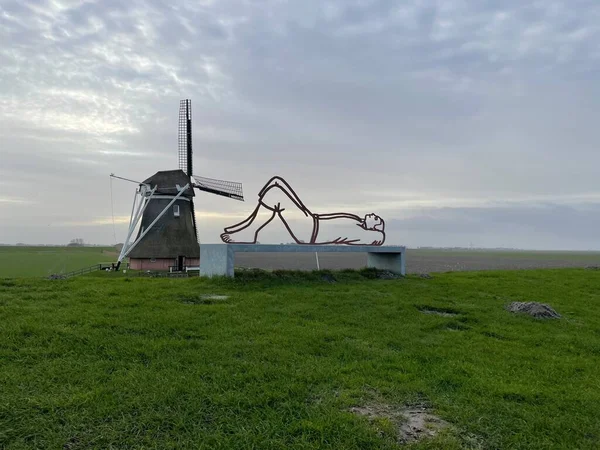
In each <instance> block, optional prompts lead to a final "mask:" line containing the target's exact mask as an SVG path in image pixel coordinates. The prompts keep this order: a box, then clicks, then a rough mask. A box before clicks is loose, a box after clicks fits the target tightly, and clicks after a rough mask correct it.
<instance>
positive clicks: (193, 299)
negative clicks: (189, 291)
mask: <svg viewBox="0 0 600 450" xmlns="http://www.w3.org/2000/svg"><path fill="white" fill-rule="evenodd" d="M228 298H229V296H228V295H219V294H202V295H191V296H184V297H180V298H179V300H180V301H181V303H185V304H186V305H214V304H215V303H223V302H224V301H225V300H227V299H228Z"/></svg>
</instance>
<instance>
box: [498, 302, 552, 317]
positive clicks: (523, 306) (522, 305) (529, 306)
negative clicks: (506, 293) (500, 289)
mask: <svg viewBox="0 0 600 450" xmlns="http://www.w3.org/2000/svg"><path fill="white" fill-rule="evenodd" d="M506 309H507V310H509V311H510V312H513V313H524V314H529V315H530V316H531V317H535V318H536V319H560V318H561V315H560V314H559V313H557V312H556V311H554V309H552V308H551V307H550V306H549V305H545V304H544V303H538V302H512V303H511V304H510V305H508V307H507V308H506Z"/></svg>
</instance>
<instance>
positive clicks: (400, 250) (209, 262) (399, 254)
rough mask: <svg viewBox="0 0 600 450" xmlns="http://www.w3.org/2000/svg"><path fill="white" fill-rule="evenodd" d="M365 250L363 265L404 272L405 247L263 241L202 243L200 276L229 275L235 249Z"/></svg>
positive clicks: (352, 251)
mask: <svg viewBox="0 0 600 450" xmlns="http://www.w3.org/2000/svg"><path fill="white" fill-rule="evenodd" d="M236 252H256V253H271V252H278V253H298V252H302V253H367V267H373V268H375V269H379V270H388V271H390V272H392V273H395V274H398V275H405V274H406V247H401V246H391V245H390V246H374V245H364V246H359V245H295V244H283V245H267V244H202V245H200V276H201V277H213V276H227V277H233V276H234V272H233V268H234V263H235V253H236Z"/></svg>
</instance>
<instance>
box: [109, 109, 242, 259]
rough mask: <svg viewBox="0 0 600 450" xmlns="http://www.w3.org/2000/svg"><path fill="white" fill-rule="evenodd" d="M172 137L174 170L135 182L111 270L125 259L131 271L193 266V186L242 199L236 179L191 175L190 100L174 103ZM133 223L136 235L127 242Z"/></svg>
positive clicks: (195, 235) (195, 254)
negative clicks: (175, 113) (175, 144)
mask: <svg viewBox="0 0 600 450" xmlns="http://www.w3.org/2000/svg"><path fill="white" fill-rule="evenodd" d="M178 140H179V169H178V170H165V171H160V172H156V173H155V174H154V175H152V176H151V177H150V178H148V179H146V180H144V181H143V182H141V183H139V187H138V188H137V190H136V194H135V197H134V201H133V208H132V212H131V219H130V221H129V230H128V233H127V238H126V239H125V244H124V246H123V249H122V250H121V254H120V255H119V260H118V263H117V268H118V267H119V266H120V264H121V261H122V260H123V259H124V258H125V257H129V262H130V268H131V269H135V270H172V271H182V270H184V269H185V267H190V266H192V267H197V266H198V265H199V264H200V248H199V245H198V231H197V227H196V214H195V210H194V196H195V195H194V188H196V189H198V190H200V191H205V192H210V193H212V194H217V195H221V196H224V197H229V198H232V199H235V200H241V201H243V200H244V195H243V193H242V185H241V183H235V182H231V181H223V180H215V179H211V178H205V177H197V176H194V174H193V151H192V102H191V100H181V102H180V106H179V136H178ZM111 176H114V175H111ZM116 178H120V177H116ZM128 181H132V180H128ZM140 221H141V223H140ZM138 223H139V224H140V225H139V229H138V232H137V237H136V238H135V240H132V236H133V234H134V231H135V229H136V228H137V226H138Z"/></svg>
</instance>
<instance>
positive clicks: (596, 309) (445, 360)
mask: <svg viewBox="0 0 600 450" xmlns="http://www.w3.org/2000/svg"><path fill="white" fill-rule="evenodd" d="M105 275H106V276H105ZM110 275H111V274H104V273H97V274H95V276H89V277H79V278H74V279H70V280H56V281H50V280H43V279H34V278H31V279H15V280H0V317H2V320H1V321H0V331H1V332H0V392H1V396H0V448H5V449H25V448H27V449H29V448H32V449H33V448H64V449H83V448H159V449H166V448H190V449H196V448H206V449H219V448H223V449H229V448H231V449H245V448H248V449H250V448H273V449H288V448H302V449H308V448H337V449H386V448H387V449H392V448H398V446H397V443H396V436H395V433H396V426H395V425H394V424H392V423H391V422H389V421H387V420H379V421H375V422H370V421H369V420H368V419H366V418H365V417H361V416H357V415H355V414H353V413H352V412H350V408H352V407H355V406H363V405H368V404H371V405H372V404H379V405H388V406H390V407H401V406H403V405H411V404H415V403H418V404H427V405H429V406H430V407H431V408H432V411H433V412H434V413H435V414H437V415H438V416H440V417H441V418H442V419H444V420H446V421H448V422H449V423H451V424H452V428H450V429H449V430H447V431H445V432H444V433H442V434H440V435H438V436H437V437H435V438H434V439H433V440H430V441H421V442H420V443H417V444H414V445H412V446H411V447H409V448H444V449H445V448H449V449H452V448H490V449H499V448H521V449H538V448H539V449H541V448H544V449H547V448H578V449H588V448H589V449H595V448H599V447H600V376H599V371H598V367H600V271H594V270H579V269H566V270H545V271H522V272H480V273H452V274H441V275H436V276H435V278H434V279H421V278H418V277H407V278H405V279H401V280H389V281H387V280H378V279H369V278H368V276H370V275H372V272H370V271H363V272H360V273H356V272H344V273H336V274H334V276H335V278H336V279H337V282H330V281H331V280H330V279H328V277H325V279H323V278H322V275H321V274H314V273H306V274H289V273H288V274H285V273H273V274H255V272H247V273H245V274H242V275H241V276H239V277H238V278H236V279H235V280H203V279H198V278H190V279H145V278H137V277H136V278H131V279H130V278H124V277H122V276H121V278H116V277H115V278H112V277H110ZM203 294H219V295H226V296H229V298H227V299H212V300H211V299H204V298H203V297H202V295H203ZM516 300H520V301H533V300H535V301H543V302H547V303H549V304H550V305H552V306H553V307H554V308H555V309H556V310H557V311H558V312H559V313H561V314H562V315H563V319H561V320H557V321H539V320H535V319H532V318H530V317H527V316H522V315H514V314H510V313H508V312H506V311H505V310H504V309H503V307H504V305H506V304H507V303H509V302H511V301H516ZM424 307H426V308H429V309H436V308H437V309H440V310H444V311H453V312H455V313H456V314H457V315H456V316H453V317H441V316H437V315H432V314H423V313H422V312H421V311H420V309H421V308H424Z"/></svg>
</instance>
